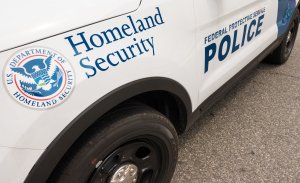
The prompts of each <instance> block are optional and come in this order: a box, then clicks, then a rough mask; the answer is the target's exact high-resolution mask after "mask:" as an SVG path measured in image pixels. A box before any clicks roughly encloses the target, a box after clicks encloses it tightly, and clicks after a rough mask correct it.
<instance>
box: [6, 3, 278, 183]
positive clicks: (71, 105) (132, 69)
mask: <svg viewBox="0 0 300 183" xmlns="http://www.w3.org/2000/svg"><path fill="white" fill-rule="evenodd" d="M30 2H33V3H34V2H36V0H31V1H30ZM5 3H7V4H6V7H10V9H12V8H13V7H14V3H16V2H15V1H9V2H8V1H7V2H5ZM20 3H24V4H20ZM27 3H28V1H26V3H25V2H18V4H19V6H17V7H14V8H16V9H15V12H19V16H14V14H10V15H9V16H11V17H10V20H12V21H9V22H7V21H6V19H3V18H2V19H3V20H2V21H4V22H5V24H7V25H8V26H7V27H5V28H4V29H0V35H1V37H0V39H1V42H0V50H6V49H8V48H12V47H16V46H19V45H23V44H26V43H29V42H33V41H36V40H40V39H42V38H45V37H48V36H52V35H56V34H58V35H56V36H53V37H50V38H47V39H43V40H40V41H36V42H33V43H31V44H28V45H25V46H22V47H18V48H15V49H10V50H7V51H4V52H0V60H1V61H0V70H1V80H4V78H3V77H4V76H3V70H5V67H6V64H7V61H8V60H9V58H10V57H11V56H12V55H13V54H15V53H16V52H17V51H19V50H22V49H24V48H28V47H46V48H51V49H53V50H55V51H57V52H59V53H61V54H62V55H63V56H65V57H66V58H67V59H68V62H69V63H70V64H71V66H72V68H73V70H74V73H75V79H76V84H75V88H74V90H73V92H72V94H71V95H70V97H69V98H68V99H67V100H65V101H64V103H62V104H60V105H58V106H56V107H54V108H51V109H47V110H34V109H29V108H28V107H24V106H22V105H20V104H18V103H17V102H16V101H15V99H13V98H12V97H11V96H10V95H9V94H8V92H7V90H6V86H5V84H4V82H5V81H3V82H1V83H0V101H1V105H0V116H1V122H0V182H6V183H15V182H21V181H23V180H25V178H26V176H27V174H28V173H29V171H30V169H31V168H32V167H33V165H34V164H35V162H36V161H37V159H38V158H39V157H40V155H41V154H42V153H43V151H44V150H45V149H46V148H47V147H48V145H49V144H50V143H51V142H52V141H53V140H54V139H55V138H56V137H57V135H59V133H60V132H61V131H62V130H63V129H64V128H65V127H66V126H67V125H68V124H69V123H70V122H71V121H72V120H73V119H74V118H75V117H76V116H78V115H79V114H80V113H81V112H82V111H84V110H85V109H86V108H88V107H89V106H90V105H91V104H92V103H93V102H94V101H96V100H98V99H99V98H101V97H103V96H104V95H105V94H107V93H109V92H111V91H112V90H114V89H115V88H118V87H120V86H123V85H125V84H126V83H129V82H132V81H135V80H139V79H143V78H147V77H156V76H159V77H165V78H170V79H172V80H175V81H177V82H179V83H180V84H181V85H182V86H183V87H184V88H185V89H186V91H187V92H188V93H189V96H190V99H191V101H192V110H193V111H194V110H195V109H196V108H197V107H198V106H199V105H200V104H201V103H202V102H203V101H204V100H205V99H207V98H208V97H209V96H210V95H211V94H212V93H213V92H215V91H216V90H217V89H218V88H219V87H220V86H222V85H223V84H224V83H225V82H226V81H228V80H229V79H230V78H232V77H233V76H234V75H235V74H236V73H237V72H238V71H240V70H241V69H242V68H243V67H245V66H246V65H247V64H248V63H249V62H250V61H251V60H253V59H254V58H255V57H256V56H257V55H259V54H260V53H261V52H262V51H263V50H264V49H265V48H267V47H268V46H269V45H270V44H271V43H272V42H273V41H275V40H276V38H277V33H278V30H277V26H276V20H277V10H278V7H277V2H274V1H273V0H250V1H242V2H239V3H236V1H235V0H206V1H197V0H187V1H180V0H173V1H171V0H161V1H155V2H153V1H143V2H142V4H141V6H140V7H139V8H138V9H137V10H136V11H134V12H131V11H132V10H135V9H136V8H137V7H138V6H139V0H126V1H124V2H123V1H122V2H120V1H115V0H113V1H111V0H110V1H99V2H98V1H92V2H91V3H89V4H87V3H85V2H84V3H82V2H79V1H76V2H75V1H72V3H70V2H69V1H66V2H65V1H64V2H61V1H56V0H55V1H52V3H51V4H50V5H49V6H48V7H47V6H45V8H44V9H43V10H46V11H45V12H46V13H45V14H43V12H44V11H42V10H41V9H40V10H39V9H37V8H32V6H31V5H28V4H30V3H28V4H27ZM67 6H71V7H70V8H69V9H66V8H65V7H67ZM156 7H159V9H160V12H161V15H162V17H163V20H164V22H165V23H164V24H162V25H160V26H157V27H154V28H152V29H149V30H147V31H145V32H142V33H139V34H137V35H135V36H131V37H126V38H124V39H122V40H119V41H118V42H116V43H111V44H109V45H105V46H103V47H101V48H97V49H96V48H95V49H93V50H92V51H89V52H82V54H81V55H79V56H74V50H73V49H72V47H71V46H70V44H69V42H68V41H67V40H66V39H65V38H66V37H68V36H74V37H75V36H76V35H77V34H78V33H80V32H85V35H86V36H87V37H89V36H91V35H93V34H95V33H99V32H101V31H104V30H107V29H110V28H113V27H115V26H121V25H122V24H124V23H127V22H128V18H127V16H128V15H131V16H132V18H134V19H138V18H144V17H147V16H150V15H151V16H152V15H154V14H155V13H157V10H156ZM263 7H265V8H266V13H265V18H264V24H263V26H262V33H261V35H260V36H258V37H256V38H254V39H253V40H252V42H251V43H249V44H245V46H244V47H243V48H241V49H240V50H239V51H238V52H236V53H234V54H230V55H229V56H228V57H227V58H226V60H225V61H223V62H219V61H217V60H213V61H212V62H210V65H209V72H207V73H204V72H203V70H204V55H205V53H204V50H205V45H204V44H203V40H204V39H205V37H206V36H207V35H209V34H210V33H212V32H215V31H216V30H218V29H220V28H222V27H224V26H226V25H228V24H230V23H231V22H234V21H236V20H238V19H239V18H241V17H243V16H246V15H247V14H249V13H251V12H253V11H255V10H257V9H260V8H263ZM24 8H26V9H28V11H29V12H31V11H30V10H36V9H37V12H36V13H37V14H43V16H39V17H40V18H41V19H34V18H33V17H35V14H34V13H29V14H28V15H26V16H23V17H22V14H23V13H24ZM55 8H57V10H58V12H60V13H59V14H54V15H53V14H51V13H49V11H47V9H50V10H51V9H55ZM10 9H7V10H5V11H0V17H3V16H5V15H6V14H9V12H8V11H9V10H10ZM74 9H75V10H76V11H84V10H86V11H84V12H85V13H86V14H85V16H82V15H81V14H80V13H78V14H77V13H74V12H76V11H73V10H74ZM90 9H91V10H92V11H88V10H90ZM62 11H63V13H61V12H62ZM95 11H98V12H96V13H95ZM22 12H23V13H22ZM50 12H51V11H50ZM126 12H131V13H129V14H127V15H123V16H119V17H115V18H112V19H108V20H105V21H103V22H99V23H96V24H92V25H89V26H85V25H88V24H90V23H94V22H97V21H100V20H103V19H107V18H109V17H112V16H116V15H120V14H123V13H126ZM56 15H57V16H56ZM22 18H23V19H22ZM20 19H21V21H18V20H20ZM26 19H30V20H33V21H32V22H31V23H30V24H25V23H24V22H26ZM70 19H71V20H72V21H71V22H70V21H69V20H70ZM75 20H76V21H75ZM15 22H19V23H20V24H15ZM23 23H24V25H23ZM82 26H85V27H82ZM19 27H26V29H23V30H22V31H20V29H19ZM77 27H82V28H79V29H75V28H77ZM72 29H75V30H73V31H69V30H72ZM240 29H242V28H240ZM240 29H239V30H240ZM66 31H69V32H66ZM62 32H66V33H63V34H59V33H62ZM229 34H231V35H232V34H233V33H232V32H231V33H229ZM150 37H153V41H154V42H153V43H154V49H155V55H154V56H153V54H152V53H151V52H150V51H149V52H147V53H145V54H143V55H140V56H138V57H137V58H135V59H132V60H131V61H130V62H128V63H120V64H119V65H118V66H116V67H112V66H110V68H109V69H108V70H107V71H105V72H102V71H99V70H98V71H97V74H96V75H95V76H93V77H90V78H87V75H86V73H87V72H90V70H87V69H85V68H83V67H81V66H80V60H81V59H82V58H84V57H89V58H90V60H91V62H89V63H92V62H94V60H96V59H97V58H99V57H105V56H106V55H107V54H109V53H111V52H112V51H115V50H120V49H121V48H124V47H126V46H128V45H132V44H133V43H135V42H134V41H133V38H136V39H137V40H140V39H146V38H150ZM239 39H241V38H239ZM216 43H220V40H217V41H216ZM254 45H255V46H254ZM81 50H83V49H82V48H81ZM12 172H14V173H12ZM16 172H17V173H16Z"/></svg>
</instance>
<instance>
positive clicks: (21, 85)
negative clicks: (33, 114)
mask: <svg viewBox="0 0 300 183" xmlns="http://www.w3.org/2000/svg"><path fill="white" fill-rule="evenodd" d="M3 78H4V82H5V85H6V87H7V90H8V92H9V94H10V95H11V96H12V97H13V98H14V99H15V100H16V101H17V102H18V103H20V104H22V105H24V106H27V107H30V108H34V109H48V108H52V107H55V106H57V105H59V104H61V103H62V102H63V101H64V100H66V99H67V98H68V97H69V95H70V94H71V92H72V90H73V88H74V85H75V76H74V72H73V70H72V67H71V65H70V64H69V63H68V61H67V59H66V58H65V57H63V56H62V55H60V54H59V53H57V52H56V51H54V50H50V49H47V48H41V47H36V48H27V49H24V50H21V51H19V52H17V53H16V54H14V55H13V56H12V57H11V58H10V59H9V61H8V63H7V65H6V68H5V71H4V77H3Z"/></svg>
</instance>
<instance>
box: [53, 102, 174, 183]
mask: <svg viewBox="0 0 300 183" xmlns="http://www.w3.org/2000/svg"><path fill="white" fill-rule="evenodd" d="M177 155H178V137H177V133H176V130H175V129H174V127H173V125H172V124H171V123H170V121H169V120H168V119H167V118H166V117H165V116H163V115H162V114H160V113H159V112H157V111H155V110H154V109H152V108H150V107H148V106H144V105H141V104H138V105H130V106H129V107H126V108H121V109H118V110H116V111H114V112H112V113H110V114H109V115H107V116H106V117H104V118H103V119H102V120H101V123H98V124H96V125H94V126H93V127H91V128H90V129H88V130H87V132H86V133H84V134H83V136H82V137H80V139H79V141H78V142H76V143H75V145H73V146H72V148H71V149H70V151H69V152H68V153H67V154H66V155H65V157H64V159H63V160H62V162H61V163H60V164H59V165H58V167H57V169H56V170H55V171H54V173H53V174H52V176H51V177H50V179H49V180H48V182H59V183H69V182H72V183H82V182H91V183H94V182H98V183H107V182H118V181H117V180H118V179H122V178H125V177H126V178H127V179H126V181H129V182H137V183H167V182H170V181H171V178H172V176H173V173H174V170H175V167H176V163H177ZM126 172H127V173H126ZM134 179H135V180H134ZM126 181H125V182H126ZM119 182H120V181H119Z"/></svg>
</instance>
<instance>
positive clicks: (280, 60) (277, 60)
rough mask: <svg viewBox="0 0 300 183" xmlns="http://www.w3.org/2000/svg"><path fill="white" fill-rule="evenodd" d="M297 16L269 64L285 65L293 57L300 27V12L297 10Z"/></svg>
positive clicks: (270, 58)
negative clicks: (292, 53)
mask: <svg viewBox="0 0 300 183" xmlns="http://www.w3.org/2000/svg"><path fill="white" fill-rule="evenodd" d="M296 11H297V12H296V15H295V17H294V19H293V22H292V23H291V25H290V26H289V29H288V32H287V33H286V35H285V37H284V39H283V41H282V43H281V44H280V45H279V47H278V48H277V49H276V50H275V51H274V52H273V53H272V54H271V55H270V56H269V57H268V58H267V59H266V61H267V62H269V63H272V64H278V65H281V64H284V63H285V62H286V61H287V60H288V58H289V57H290V55H291V52H292V50H293V48H294V44H295V41H296V38H297V33H298V27H299V11H298V10H296Z"/></svg>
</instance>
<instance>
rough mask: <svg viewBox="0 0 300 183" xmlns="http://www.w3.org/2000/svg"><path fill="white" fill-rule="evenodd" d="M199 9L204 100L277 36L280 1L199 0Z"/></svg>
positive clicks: (197, 3) (201, 92)
mask: <svg viewBox="0 0 300 183" xmlns="http://www.w3.org/2000/svg"><path fill="white" fill-rule="evenodd" d="M195 9H196V12H197V15H196V16H197V17H196V18H197V43H198V48H197V51H198V56H199V58H198V61H199V72H201V78H200V80H201V81H200V88H199V103H202V102H203V101H204V100H205V99H206V98H207V97H209V96H210V95H211V94H213V93H214V92H215V91H216V90H217V89H218V88H219V87H221V86H222V85H223V84H225V83H226V81H228V80H229V79H230V78H232V77H233V76H234V75H235V74H237V73H238V71H240V70H241V69H242V68H244V67H245V66H246V65H247V64H248V63H249V62H250V61H252V60H253V59H254V58H255V57H256V56H258V55H259V54H260V53H261V52H262V51H263V50H265V49H266V48H267V47H268V46H269V45H271V43H272V42H274V41H275V40H276V38H277V36H278V28H277V25H276V20H277V11H278V2H277V1H274V0H248V1H236V0H205V1H200V0H195Z"/></svg>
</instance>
